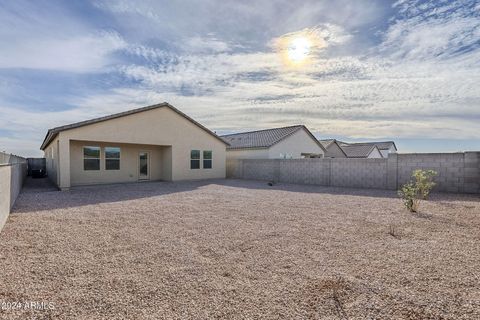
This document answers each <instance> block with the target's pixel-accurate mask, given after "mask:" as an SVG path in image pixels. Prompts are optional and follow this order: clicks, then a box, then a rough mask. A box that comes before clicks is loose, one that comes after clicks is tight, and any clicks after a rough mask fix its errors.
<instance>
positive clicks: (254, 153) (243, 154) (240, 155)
mask: <svg viewBox="0 0 480 320" xmlns="http://www.w3.org/2000/svg"><path fill="white" fill-rule="evenodd" d="M227 159H268V149H242V150H228V149H227Z"/></svg>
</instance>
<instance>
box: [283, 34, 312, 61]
mask: <svg viewBox="0 0 480 320" xmlns="http://www.w3.org/2000/svg"><path fill="white" fill-rule="evenodd" d="M311 46H312V45H311V43H310V41H309V40H308V39H307V38H304V37H301V38H295V39H292V41H291V42H290V44H289V45H288V48H287V54H288V58H289V59H290V60H291V61H292V62H294V63H296V62H302V61H303V60H305V59H306V58H307V57H308V54H309V53H310V48H311Z"/></svg>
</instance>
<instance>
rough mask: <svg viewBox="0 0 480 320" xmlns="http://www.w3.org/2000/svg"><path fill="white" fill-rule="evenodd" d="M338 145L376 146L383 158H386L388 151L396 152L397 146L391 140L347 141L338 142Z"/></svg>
mask: <svg viewBox="0 0 480 320" xmlns="http://www.w3.org/2000/svg"><path fill="white" fill-rule="evenodd" d="M340 146H341V147H344V146H370V147H372V146H376V147H377V148H378V150H379V151H380V153H381V154H382V157H383V158H388V155H389V154H390V153H396V152H397V146H396V145H395V142H393V141H377V142H358V143H347V142H340Z"/></svg>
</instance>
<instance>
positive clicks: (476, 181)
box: [227, 152, 480, 193]
mask: <svg viewBox="0 0 480 320" xmlns="http://www.w3.org/2000/svg"><path fill="white" fill-rule="evenodd" d="M227 167H228V172H227V173H228V175H227V177H229V178H241V179H256V180H266V181H279V182H287V183H300V184H317V185H324V186H338V187H356V188H376V189H389V190H396V189H397V188H399V187H400V186H401V185H403V184H405V183H406V182H408V181H409V180H410V178H411V174H412V171H413V170H415V169H433V170H435V171H437V173H438V176H437V177H436V178H435V181H436V183H437V186H436V187H435V191H446V192H458V193H480V152H466V153H438V154H395V153H393V154H390V155H389V157H388V159H351V158H346V159H337V158H333V159H332V158H327V159H286V160H274V159H265V160H255V159H246V160H229V161H228V162H227Z"/></svg>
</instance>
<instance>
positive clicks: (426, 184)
mask: <svg viewBox="0 0 480 320" xmlns="http://www.w3.org/2000/svg"><path fill="white" fill-rule="evenodd" d="M436 176H437V172H436V171H434V170H415V171H413V173H412V177H413V178H414V179H415V184H416V186H417V187H418V191H419V192H420V194H421V196H422V199H423V200H427V199H428V195H429V194H430V191H431V190H432V189H433V187H435V182H433V178H435V177H436Z"/></svg>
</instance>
